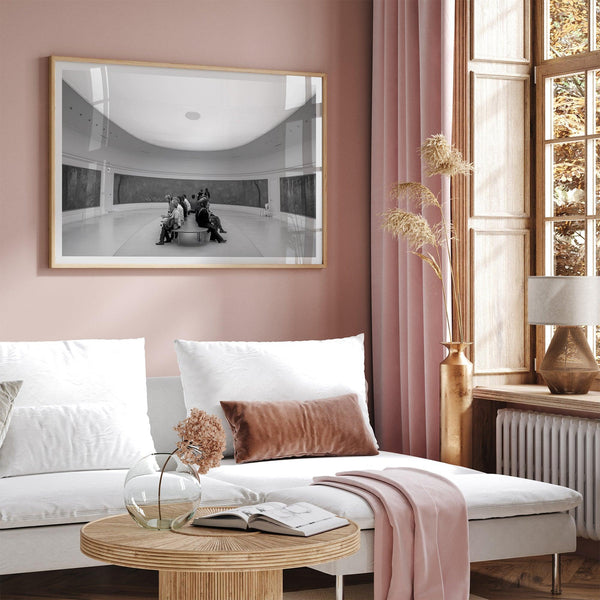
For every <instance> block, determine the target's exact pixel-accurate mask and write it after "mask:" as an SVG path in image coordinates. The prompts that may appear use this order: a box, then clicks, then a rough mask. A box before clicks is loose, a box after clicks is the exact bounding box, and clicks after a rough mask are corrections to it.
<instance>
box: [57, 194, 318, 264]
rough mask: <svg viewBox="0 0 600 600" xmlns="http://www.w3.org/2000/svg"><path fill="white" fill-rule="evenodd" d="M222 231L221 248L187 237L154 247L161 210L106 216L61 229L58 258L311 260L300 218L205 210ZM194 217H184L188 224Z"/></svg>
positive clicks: (310, 237)
mask: <svg viewBox="0 0 600 600" xmlns="http://www.w3.org/2000/svg"><path fill="white" fill-rule="evenodd" d="M211 208H212V210H213V211H214V213H215V214H217V215H218V216H219V217H220V218H221V222H222V225H223V228H224V229H225V230H226V231H227V233H226V234H223V237H224V238H225V239H226V240H227V243H226V244H218V243H217V242H209V243H205V244H200V243H198V241H197V240H196V237H195V236H193V235H184V236H182V239H181V240H180V241H179V243H170V244H165V245H164V246H157V245H156V242H157V241H158V238H159V235H160V222H161V215H162V214H164V213H165V212H166V206H164V205H160V206H157V207H156V208H144V209H141V210H127V211H115V212H110V213H107V214H105V215H102V216H100V217H93V218H91V219H84V220H81V221H75V222H71V223H67V224H65V225H63V237H62V244H63V255H64V256H122V257H125V256H151V257H154V256H164V257H180V256H181V257H196V256H199V257H204V256H207V257H208V256H210V257H213V256H216V257H221V256H222V257H225V258H226V257H236V256H237V257H290V258H293V257H296V256H315V238H316V235H315V232H314V231H312V230H308V229H305V228H304V226H303V221H304V219H302V218H301V217H296V216H294V215H289V216H288V217H287V219H285V220H281V219H276V218H269V217H266V216H263V215H261V214H259V212H258V211H257V212H256V214H251V213H246V212H241V211H236V210H235V209H231V208H228V207H222V206H218V205H216V204H215V205H213V206H211ZM190 219H194V214H190V215H188V220H190Z"/></svg>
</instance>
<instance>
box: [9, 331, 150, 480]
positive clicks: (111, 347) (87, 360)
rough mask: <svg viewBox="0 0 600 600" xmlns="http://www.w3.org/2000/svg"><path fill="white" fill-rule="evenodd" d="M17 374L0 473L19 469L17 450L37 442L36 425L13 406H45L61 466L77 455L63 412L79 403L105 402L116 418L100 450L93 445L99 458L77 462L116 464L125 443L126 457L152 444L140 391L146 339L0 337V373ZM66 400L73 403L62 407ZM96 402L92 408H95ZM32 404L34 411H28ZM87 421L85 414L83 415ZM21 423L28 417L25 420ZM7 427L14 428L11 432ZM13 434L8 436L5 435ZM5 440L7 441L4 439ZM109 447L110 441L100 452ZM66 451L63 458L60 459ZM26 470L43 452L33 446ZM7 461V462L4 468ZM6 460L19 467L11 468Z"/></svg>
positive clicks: (56, 466)
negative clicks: (24, 421)
mask: <svg viewBox="0 0 600 600" xmlns="http://www.w3.org/2000/svg"><path fill="white" fill-rule="evenodd" d="M9 379H10V380H22V381H23V385H22V387H21V390H20V392H19V395H18V396H17V398H16V399H15V402H14V410H15V414H16V416H15V415H13V417H14V418H13V422H12V424H11V427H9V429H8V433H7V437H6V440H5V443H4V445H3V446H2V448H0V460H1V461H2V465H4V468H3V470H4V472H3V473H0V475H7V474H13V475H15V474H17V472H18V473H25V472H27V469H25V463H24V462H23V461H22V460H21V453H22V452H23V451H24V450H25V449H26V448H27V447H28V446H30V447H31V448H34V447H38V448H39V444H38V440H37V439H36V436H37V435H38V431H37V430H36V429H35V428H34V427H32V428H31V430H30V431H29V430H28V429H27V427H26V426H24V425H23V424H21V425H23V426H21V425H19V423H18V420H19V417H18V413H17V412H16V411H17V409H19V408H24V407H30V408H31V407H35V408H38V407H39V408H41V407H43V408H44V411H45V412H44V415H45V418H46V419H47V424H45V425H44V430H45V431H44V433H45V435H46V436H47V438H46V439H51V440H52V442H53V452H54V453H55V457H54V458H53V459H52V463H53V464H52V465H51V467H50V468H51V469H52V470H53V471H67V470H69V469H71V468H72V467H73V460H75V461H76V460H77V457H76V456H72V455H73V451H72V447H71V444H72V441H73V440H72V438H71V437H70V436H68V435H66V434H65V430H66V429H68V428H69V427H70V426H69V424H68V421H67V422H65V421H64V418H67V419H69V418H76V417H75V412H77V411H79V410H80V409H81V407H96V409H97V410H98V411H100V412H101V410H100V408H98V407H99V406H100V405H101V406H102V407H103V409H102V410H104V409H108V408H109V407H110V408H111V409H112V410H113V419H114V420H120V422H119V423H117V424H115V427H112V428H109V429H107V430H106V432H105V433H106V435H105V436H104V437H103V439H102V444H103V446H102V450H103V451H102V452H97V453H96V455H95V456H96V458H97V460H98V462H97V463H92V462H88V463H87V464H86V465H85V466H84V467H81V468H94V469H96V468H98V469H101V468H107V467H111V468H119V467H122V466H123V460H122V459H123V457H121V459H119V460H117V461H115V462H111V461H110V460H107V457H108V455H110V456H111V457H117V456H119V452H120V450H121V449H122V448H123V444H126V445H127V446H128V447H130V448H134V447H135V448H136V449H137V451H136V452H132V453H131V455H129V457H128V458H127V460H128V461H129V458H131V457H133V456H134V455H135V456H137V457H138V458H139V457H141V456H143V455H144V454H148V453H150V452H153V451H154V443H153V441H152V437H151V434H150V422H149V420H148V413H147V410H148V406H147V399H146V362H145V354H144V340H143V339H133V340H77V341H65V342H0V380H9ZM67 407H71V409H68V408H67ZM93 410H95V409H93ZM34 412H35V411H32V414H33V413H34ZM84 421H85V422H87V421H86V419H84ZM25 425H26V424H25ZM13 428H14V429H15V430H17V429H18V434H17V433H16V431H15V433H14V436H17V437H13V434H12V433H11V432H12V430H13ZM11 437H12V438H13V439H12V440H9V438H11ZM9 441H10V443H9ZM107 449H110V451H109V452H108V453H106V451H107ZM63 458H68V460H67V461H66V462H64V463H61V459H63ZM33 459H34V463H36V462H37V464H33V465H32V464H31V462H30V463H29V464H30V465H31V469H30V470H29V471H28V472H30V473H40V472H41V471H42V464H44V462H45V461H47V459H46V458H45V457H44V456H40V455H39V454H38V455H36V456H35V457H33ZM7 465H8V468H7ZM11 465H16V466H17V467H18V468H17V469H16V470H15V471H12V472H11Z"/></svg>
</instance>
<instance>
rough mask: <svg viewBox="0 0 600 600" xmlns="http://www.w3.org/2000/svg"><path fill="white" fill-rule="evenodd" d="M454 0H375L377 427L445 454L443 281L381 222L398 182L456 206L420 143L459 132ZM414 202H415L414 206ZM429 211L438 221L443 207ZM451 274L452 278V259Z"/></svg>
mask: <svg viewBox="0 0 600 600" xmlns="http://www.w3.org/2000/svg"><path fill="white" fill-rule="evenodd" d="M453 32H454V0H374V1H373V90H372V141H371V144H372V148H371V156H372V165H371V261H372V264H371V273H372V280H371V288H372V289H371V296H372V337H373V399H374V415H375V430H376V433H377V437H378V440H379V443H380V445H381V447H382V448H383V449H384V450H390V451H395V452H403V453H405V454H412V455H416V456H422V457H426V458H432V459H438V458H439V455H440V454H439V428H440V410H439V363H440V361H441V360H442V358H443V353H442V347H441V345H440V342H442V341H444V340H446V339H447V338H448V334H447V333H446V330H445V327H446V324H445V321H444V304H443V299H442V289H441V284H440V281H439V279H437V277H436V276H435V275H434V273H433V272H432V271H431V269H430V267H428V266H427V265H426V264H424V263H423V262H422V261H421V260H420V259H419V258H417V257H416V256H414V255H412V254H410V252H409V251H408V250H407V247H406V244H405V242H404V241H402V240H400V241H396V239H395V238H393V237H392V236H391V235H390V234H388V233H385V232H383V230H382V228H381V223H382V214H383V213H384V212H385V210H386V209H388V208H391V207H392V206H393V205H394V204H393V203H394V202H395V201H392V200H391V199H390V197H389V189H390V186H391V185H392V184H393V183H395V182H398V181H417V182H422V183H424V184H425V185H427V186H428V187H429V188H430V189H431V190H432V191H433V193H434V194H436V195H438V197H439V198H441V199H442V201H443V203H444V206H445V210H446V212H447V213H448V212H449V208H448V207H449V196H450V188H449V183H448V182H447V181H441V180H440V178H439V177H437V178H428V177H426V175H425V173H424V170H423V168H422V166H421V160H420V157H419V154H418V149H419V147H420V146H421V144H422V143H423V142H424V140H425V139H426V138H427V137H429V136H431V135H433V134H435V133H443V134H444V135H445V136H446V137H447V139H449V140H450V139H451V131H452V127H451V125H452V68H453V51H454V48H453V46H454V33H453ZM405 208H408V207H405ZM425 216H426V217H428V218H429V220H430V221H431V220H433V219H434V218H435V215H433V216H432V215H428V214H427V213H425ZM445 276H446V277H447V267H446V273H445Z"/></svg>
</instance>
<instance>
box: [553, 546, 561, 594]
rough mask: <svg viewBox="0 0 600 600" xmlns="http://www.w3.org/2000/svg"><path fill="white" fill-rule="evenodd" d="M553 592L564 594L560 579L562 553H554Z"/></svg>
mask: <svg viewBox="0 0 600 600" xmlns="http://www.w3.org/2000/svg"><path fill="white" fill-rule="evenodd" d="M552 593H553V594H562V589H561V581H560V554H553V555H552Z"/></svg>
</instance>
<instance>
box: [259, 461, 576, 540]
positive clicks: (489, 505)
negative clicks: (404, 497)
mask: <svg viewBox="0 0 600 600" xmlns="http://www.w3.org/2000/svg"><path fill="white" fill-rule="evenodd" d="M448 479H450V480H451V481H453V482H454V483H455V484H456V485H457V487H458V488H459V489H460V491H461V492H462V494H463V496H464V497H465V501H466V504H467V515H468V518H469V520H470V521H471V520H483V519H494V518H503V517H515V516H525V515H535V514H546V513H556V512H563V511H567V510H570V509H571V508H574V507H575V506H577V505H578V504H579V503H580V502H581V495H580V494H579V493H578V492H575V491H574V490H571V489H569V488H566V487H562V486H558V485H552V484H549V483H543V482H541V481H533V480H530V479H521V478H519V477H508V476H506V475H492V474H490V475H488V474H485V473H480V474H469V475H465V474H455V475H451V476H449V477H448ZM264 500H268V501H275V502H284V503H286V504H290V503H293V502H298V501H299V500H303V501H306V502H312V503H313V504H316V505H317V506H321V507H322V508H325V509H326V510H329V511H331V512H334V513H336V514H338V515H340V516H342V517H345V518H347V519H351V520H353V521H355V522H356V523H357V524H358V525H359V527H360V528H361V529H372V528H373V527H374V520H373V511H372V510H371V507H370V506H369V503H368V502H367V501H366V500H364V499H363V498H361V497H360V496H357V495H356V494H353V493H352V492H348V491H346V490H341V489H338V488H334V487H330V486H326V485H313V486H302V487H295V488H288V489H283V490H281V489H280V490H274V491H272V492H269V493H267V494H266V495H265V498H264Z"/></svg>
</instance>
